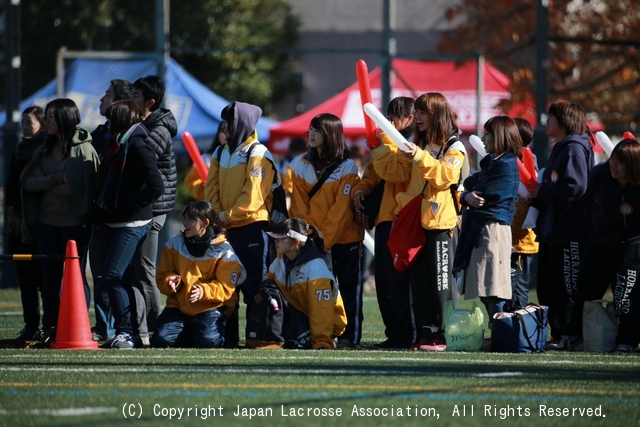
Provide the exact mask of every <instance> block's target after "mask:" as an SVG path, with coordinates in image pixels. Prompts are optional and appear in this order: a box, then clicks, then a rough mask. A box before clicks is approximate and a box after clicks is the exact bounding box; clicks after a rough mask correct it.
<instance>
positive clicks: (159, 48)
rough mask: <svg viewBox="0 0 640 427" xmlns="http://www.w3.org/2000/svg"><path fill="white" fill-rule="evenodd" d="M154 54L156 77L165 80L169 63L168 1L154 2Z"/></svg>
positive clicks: (157, 0)
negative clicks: (156, 65)
mask: <svg viewBox="0 0 640 427" xmlns="http://www.w3.org/2000/svg"><path fill="white" fill-rule="evenodd" d="M155 9H156V15H155V17H156V20H155V27H156V54H157V55H158V56H157V57H158V75H159V76H160V77H161V78H162V80H166V74H167V62H168V61H169V0H156V4H155Z"/></svg>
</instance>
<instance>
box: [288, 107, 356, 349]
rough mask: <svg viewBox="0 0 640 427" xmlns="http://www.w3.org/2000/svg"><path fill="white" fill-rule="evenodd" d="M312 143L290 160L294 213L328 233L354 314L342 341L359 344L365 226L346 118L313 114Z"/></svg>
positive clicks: (347, 306)
mask: <svg viewBox="0 0 640 427" xmlns="http://www.w3.org/2000/svg"><path fill="white" fill-rule="evenodd" d="M309 146H310V147H311V148H310V149H309V151H307V152H306V153H305V154H303V155H300V156H298V157H296V158H295V159H293V160H292V161H291V163H290V164H289V169H290V173H289V175H290V176H291V178H292V181H293V192H292V194H291V208H290V209H289V214H290V216H291V217H292V218H293V217H297V218H302V219H303V220H304V221H306V222H307V223H309V224H312V225H315V226H316V227H318V229H319V230H320V231H321V232H322V235H323V236H324V248H321V249H322V250H324V251H326V252H329V253H331V258H332V261H331V268H332V271H333V273H334V275H335V277H336V279H337V280H338V285H339V287H340V293H341V294H342V298H343V299H344V305H345V309H346V312H347V319H348V323H347V329H346V331H345V332H344V334H343V335H342V337H341V338H340V340H339V341H338V347H339V348H353V347H355V346H356V345H358V344H359V343H360V338H361V335H362V319H363V316H362V272H361V268H360V258H361V257H362V248H361V245H362V239H363V238H364V230H363V229H362V227H361V226H359V225H358V224H357V223H356V222H355V219H354V217H353V200H352V198H351V193H352V190H353V187H354V186H355V185H356V184H357V183H358V181H359V179H360V178H359V177H358V168H357V167H356V164H355V163H354V162H353V160H351V159H350V155H349V150H348V148H347V145H346V144H345V141H344V132H343V129H342V122H341V121H340V119H339V118H338V117H336V116H334V115H333V114H319V115H317V116H316V117H314V118H313V119H312V120H311V126H310V129H309ZM323 179H324V183H322V184H321V185H320V184H318V182H322V180H323Z"/></svg>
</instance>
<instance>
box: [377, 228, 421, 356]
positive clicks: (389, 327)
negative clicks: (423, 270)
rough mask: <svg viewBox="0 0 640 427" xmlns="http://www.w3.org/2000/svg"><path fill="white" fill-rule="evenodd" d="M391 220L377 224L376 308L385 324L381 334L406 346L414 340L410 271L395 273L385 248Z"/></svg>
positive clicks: (396, 271)
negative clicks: (378, 309)
mask: <svg viewBox="0 0 640 427" xmlns="http://www.w3.org/2000/svg"><path fill="white" fill-rule="evenodd" d="M390 231H391V221H385V222H381V223H379V224H378V225H377V226H376V235H375V242H376V256H375V267H376V268H375V272H376V273H375V277H376V296H377V298H378V307H379V308H380V314H381V315H382V322H383V323H384V326H385V330H384V333H385V335H386V336H387V338H388V339H389V341H391V342H392V343H394V344H396V345H398V346H402V347H404V346H406V347H409V346H410V345H411V344H413V343H414V342H416V341H417V336H416V325H415V319H414V318H413V311H412V310H411V286H410V284H409V283H410V282H409V273H408V272H407V271H405V272H404V273H400V272H398V270H396V269H395V267H394V266H393V260H392V259H391V252H390V251H389V248H388V247H387V240H388V239H389V232H390Z"/></svg>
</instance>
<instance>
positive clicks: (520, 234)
mask: <svg viewBox="0 0 640 427" xmlns="http://www.w3.org/2000/svg"><path fill="white" fill-rule="evenodd" d="M527 213H529V205H528V204H526V203H523V202H521V201H520V200H518V201H517V202H516V213H515V214H514V215H513V221H512V222H511V240H512V244H513V248H514V249H515V251H516V252H517V253H519V254H537V253H538V247H539V245H540V244H539V243H538V242H536V233H534V231H533V229H531V228H526V229H524V230H523V229H522V223H523V222H524V220H525V218H526V217H527Z"/></svg>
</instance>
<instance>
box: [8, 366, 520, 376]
mask: <svg viewBox="0 0 640 427" xmlns="http://www.w3.org/2000/svg"><path fill="white" fill-rule="evenodd" d="M0 372H95V373H101V372H108V373H127V372H131V373H139V374H142V373H156V374H159V373H165V374H166V373H180V374H195V373H202V374H213V373H218V374H249V373H252V374H279V375H299V374H314V375H350V374H358V375H393V376H413V375H424V374H425V372H424V371H406V370H401V369H397V370H395V369H385V370H375V369H368V370H364V371H363V370H359V369H332V368H326V369H292V368H233V367H229V368H192V367H183V368H163V367H118V368H117V369H115V368H92V367H77V366H76V367H73V368H71V367H69V368H66V367H51V366H47V367H32V366H0ZM428 374H429V376H437V377H501V376H518V375H522V372H489V373H483V374H471V373H461V372H429V373H428Z"/></svg>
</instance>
